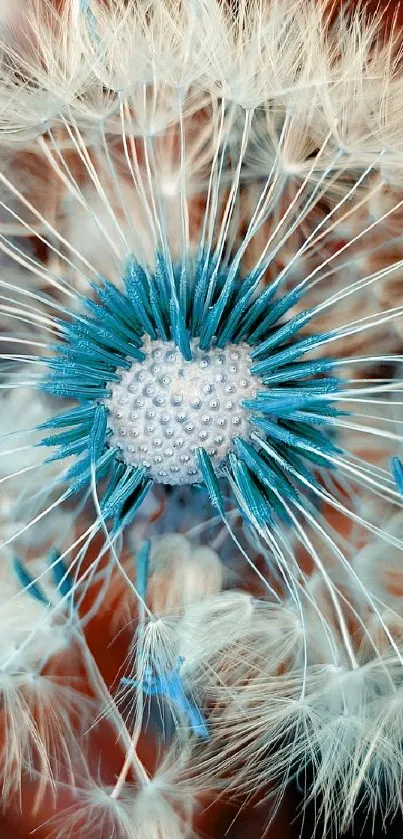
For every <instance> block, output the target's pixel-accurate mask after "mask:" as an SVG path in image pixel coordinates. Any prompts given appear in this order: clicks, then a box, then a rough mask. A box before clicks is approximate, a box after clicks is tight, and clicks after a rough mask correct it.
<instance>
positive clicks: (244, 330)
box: [239, 286, 299, 344]
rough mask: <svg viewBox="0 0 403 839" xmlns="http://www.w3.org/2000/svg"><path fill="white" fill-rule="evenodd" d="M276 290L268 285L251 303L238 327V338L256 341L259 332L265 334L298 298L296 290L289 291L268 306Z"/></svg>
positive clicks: (251, 341) (249, 341)
mask: <svg viewBox="0 0 403 839" xmlns="http://www.w3.org/2000/svg"><path fill="white" fill-rule="evenodd" d="M276 291H277V289H276V288H273V287H272V286H269V287H268V288H266V289H265V290H264V291H263V292H262V294H260V295H259V297H258V298H257V299H256V300H255V301H254V302H253V303H252V305H251V307H250V309H249V311H248V312H247V313H246V314H245V317H244V319H243V322H242V323H241V326H240V328H239V338H240V339H242V340H246V341H248V343H250V344H253V343H256V341H257V338H258V337H260V335H261V334H263V335H264V334H266V335H267V332H268V330H269V328H270V327H271V326H273V324H274V323H276V322H277V321H278V320H280V318H281V317H282V316H283V315H284V314H285V312H288V311H289V310H290V309H291V308H292V307H293V306H295V304H296V303H297V301H298V298H299V293H298V292H297V291H292V292H289V294H287V295H285V296H284V297H282V298H280V300H278V301H277V302H274V303H273V305H272V306H269V304H270V303H271V302H272V300H273V297H274V295H275V293H276ZM267 313H268V314H267ZM263 322H264V323H265V326H264V327H263V326H262V324H263ZM258 333H260V335H259V334H258ZM255 336H256V337H255Z"/></svg>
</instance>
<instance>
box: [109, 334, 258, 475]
mask: <svg viewBox="0 0 403 839" xmlns="http://www.w3.org/2000/svg"><path fill="white" fill-rule="evenodd" d="M191 347H192V356H193V358H192V361H184V359H183V357H182V355H181V353H180V352H179V350H178V349H177V347H176V346H175V345H174V344H173V343H172V342H165V341H151V340H150V339H147V340H146V341H145V342H144V347H143V351H144V353H145V356H146V357H145V359H144V361H134V362H133V364H132V366H131V367H130V369H129V370H122V371H121V375H120V381H119V382H117V383H115V384H113V385H112V386H111V391H112V392H111V396H110V397H109V399H108V400H107V403H106V404H107V408H108V411H109V420H108V422H109V427H110V429H111V430H112V435H111V440H110V444H111V445H117V446H119V447H120V449H121V451H122V459H123V460H124V461H125V462H126V463H128V464H131V465H133V466H145V467H146V469H147V473H148V475H149V476H150V477H152V478H153V479H154V480H155V481H157V482H158V483H161V484H192V483H195V482H196V481H199V480H200V479H201V473H200V470H199V467H198V461H197V456H196V449H197V448H199V447H203V448H204V449H206V451H207V452H208V454H209V455H210V457H211V459H212V463H213V466H214V469H215V471H216V474H217V475H222V474H223V468H224V465H225V459H226V457H227V455H228V452H229V450H230V449H231V448H232V445H233V443H232V441H233V438H234V437H237V436H239V437H243V438H244V439H245V438H248V437H249V436H250V432H251V427H250V423H249V413H248V411H247V410H246V409H245V408H244V407H243V405H242V403H243V401H244V400H245V399H252V398H253V396H254V395H255V393H256V391H257V390H258V389H259V381H258V379H257V378H256V377H254V376H253V375H252V374H251V372H250V366H251V361H250V348H249V347H248V345H247V344H239V345H235V344H228V346H227V347H225V348H224V349H217V348H212V349H210V350H208V351H204V350H200V349H199V347H198V345H197V343H196V341H195V340H193V341H192V342H191Z"/></svg>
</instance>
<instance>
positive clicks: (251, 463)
mask: <svg viewBox="0 0 403 839" xmlns="http://www.w3.org/2000/svg"><path fill="white" fill-rule="evenodd" d="M234 442H235V446H236V450H237V452H238V455H239V458H240V459H242V460H244V461H245V463H246V464H247V466H248V468H249V469H250V470H251V471H252V472H253V473H254V474H255V475H256V477H257V478H258V480H259V481H260V483H261V484H262V485H263V486H264V487H266V489H268V490H273V488H274V489H276V490H278V491H279V492H280V493H281V494H282V495H284V496H285V497H288V498H292V499H294V500H296V498H297V493H296V492H295V489H294V487H293V486H292V485H291V484H290V483H289V481H288V480H287V478H286V477H284V476H283V475H281V473H280V472H279V471H278V470H277V468H276V463H275V461H273V464H272V466H270V465H269V464H268V463H267V462H266V460H265V459H264V458H263V457H262V456H261V454H260V453H259V452H258V451H257V449H256V448H255V447H254V446H251V444H250V443H247V442H246V441H245V440H241V439H240V438H239V437H237V438H236V439H235V441H234Z"/></svg>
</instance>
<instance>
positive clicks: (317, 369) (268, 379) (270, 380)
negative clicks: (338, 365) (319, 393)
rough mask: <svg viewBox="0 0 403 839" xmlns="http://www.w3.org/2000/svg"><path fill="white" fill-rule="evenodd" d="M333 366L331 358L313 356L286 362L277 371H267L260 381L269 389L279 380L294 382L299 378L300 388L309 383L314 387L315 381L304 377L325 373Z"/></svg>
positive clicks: (307, 385)
mask: <svg viewBox="0 0 403 839" xmlns="http://www.w3.org/2000/svg"><path fill="white" fill-rule="evenodd" d="M333 367H334V359H333V358H318V359H316V358H315V359H313V360H312V361H305V362H300V363H296V364H289V365H288V364H287V365H286V366H284V367H282V368H281V369H280V370H279V371H278V372H277V373H269V374H268V375H267V376H263V377H262V381H263V383H264V384H265V385H269V386H270V390H271V388H272V386H273V385H275V384H280V382H295V381H298V380H299V379H300V380H301V387H302V388H304V389H305V388H306V387H309V386H310V384H312V387H313V388H314V387H315V384H316V382H315V381H312V383H310V382H309V381H308V382H305V381H304V379H305V377H306V376H322V375H323V373H326V372H327V371H328V370H332V369H333Z"/></svg>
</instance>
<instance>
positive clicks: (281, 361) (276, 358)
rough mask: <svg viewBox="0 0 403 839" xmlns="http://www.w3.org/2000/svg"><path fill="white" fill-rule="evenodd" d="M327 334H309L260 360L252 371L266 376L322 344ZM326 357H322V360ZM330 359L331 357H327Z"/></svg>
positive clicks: (256, 374) (253, 366)
mask: <svg viewBox="0 0 403 839" xmlns="http://www.w3.org/2000/svg"><path fill="white" fill-rule="evenodd" d="M325 338H326V335H309V336H308V337H307V338H303V339H302V340H301V341H295V342H294V343H293V344H290V346H289V347H286V349H284V350H281V351H280V352H276V353H272V354H271V355H269V357H268V358H264V359H263V360H262V361H258V362H257V363H256V364H253V365H252V367H251V373H253V374H254V375H255V376H266V375H267V374H268V373H269V372H270V371H271V370H276V369H278V368H279V367H284V366H285V365H289V364H291V363H292V362H293V361H295V360H296V359H297V358H299V357H300V356H301V355H305V353H307V352H310V351H311V350H313V349H315V347H316V346H317V345H318V344H322V343H323V341H324V339H325ZM322 360H324V359H321V361H322ZM327 361H330V359H327Z"/></svg>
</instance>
